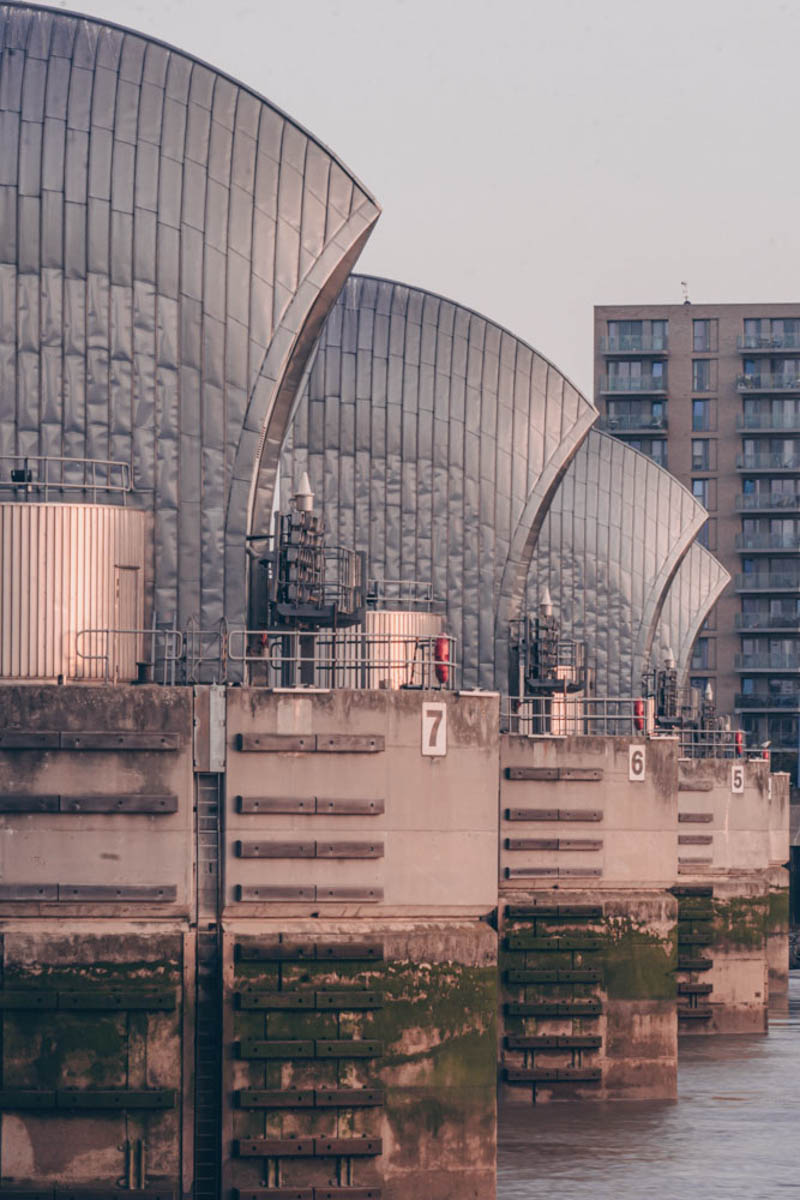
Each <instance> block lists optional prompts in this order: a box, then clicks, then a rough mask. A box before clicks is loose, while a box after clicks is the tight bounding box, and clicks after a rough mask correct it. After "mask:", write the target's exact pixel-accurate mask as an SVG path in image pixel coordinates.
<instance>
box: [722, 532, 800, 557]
mask: <svg viewBox="0 0 800 1200" xmlns="http://www.w3.org/2000/svg"><path fill="white" fill-rule="evenodd" d="M736 549H737V550H779V551H781V552H782V553H786V554H796V553H797V551H798V550H800V533H796V534H791V535H787V534H784V533H737V535H736Z"/></svg>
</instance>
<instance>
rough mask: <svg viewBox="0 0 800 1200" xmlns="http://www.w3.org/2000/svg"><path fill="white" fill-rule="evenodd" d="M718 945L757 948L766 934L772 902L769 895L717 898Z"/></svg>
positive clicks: (715, 908)
mask: <svg viewBox="0 0 800 1200" xmlns="http://www.w3.org/2000/svg"><path fill="white" fill-rule="evenodd" d="M712 903H713V908H714V923H713V931H714V932H713V944H714V946H718V947H720V948H722V947H728V946H738V947H740V948H746V949H751V950H752V949H757V948H758V947H760V946H763V944H764V938H765V937H766V933H767V928H768V920H769V910H770V901H769V897H768V896H767V895H760V896H731V897H729V898H728V899H726V900H723V899H717V898H716V897H715V898H714V900H713V902H712Z"/></svg>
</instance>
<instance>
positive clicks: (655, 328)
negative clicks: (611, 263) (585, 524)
mask: <svg viewBox="0 0 800 1200" xmlns="http://www.w3.org/2000/svg"><path fill="white" fill-rule="evenodd" d="M595 387H596V393H595V394H596V403H597V407H598V408H599V410H600V413H601V417H600V427H601V428H604V429H606V430H608V431H609V432H610V433H613V434H614V435H615V436H616V437H619V438H621V439H623V440H624V441H625V442H627V443H628V444H629V445H632V446H634V447H636V448H637V449H638V450H641V451H642V453H644V454H647V455H649V456H650V457H651V458H653V459H655V461H656V462H658V463H659V464H660V465H661V466H664V467H667V468H668V469H669V470H670V471H671V472H672V473H673V474H674V475H676V476H677V477H678V479H680V480H681V482H682V483H684V484H686V486H687V487H689V488H691V490H692V492H693V494H694V495H695V496H696V497H697V499H698V500H700V501H701V503H702V504H704V505H705V507H706V508H707V509H708V512H709V518H708V521H707V522H706V525H705V527H704V528H703V530H702V532H701V534H700V540H701V541H702V542H703V544H704V545H705V546H707V547H708V549H709V550H711V551H712V552H713V553H714V554H716V555H717V557H718V558H719V559H720V560H721V561H722V562H723V564H724V565H725V566H726V567H727V568H728V570H729V571H730V572H731V575H732V576H733V582H732V584H731V585H730V586H729V588H728V589H727V590H726V592H725V593H724V594H723V596H722V597H721V598H720V600H719V601H718V603H717V605H716V607H715V610H714V612H713V613H712V614H711V616H710V617H709V619H708V620H707V622H706V624H705V625H704V627H703V629H702V631H701V633H700V635H699V637H698V639H697V641H696V643H695V647H694V652H693V656H692V665H691V670H690V678H691V682H692V683H693V684H694V685H696V686H697V687H701V688H705V687H706V685H707V684H708V682H709V681H710V683H711V686H712V689H713V693H714V697H715V700H716V703H717V705H718V707H719V708H720V709H721V710H725V711H730V710H735V712H736V714H737V716H738V717H739V719H740V721H741V723H742V726H743V727H744V728H745V729H746V730H748V732H749V733H750V735H751V737H752V740H753V741H757V742H758V743H761V742H766V741H770V742H771V743H772V753H773V759H774V760H777V761H776V766H780V767H782V768H784V769H788V770H791V771H792V774H793V776H794V777H795V778H796V773H797V769H798V762H797V758H798V738H799V737H800V728H799V725H800V304H702V305H698V304H691V303H688V302H686V303H684V304H665V305H652V304H649V305H641V306H640V305H620V306H612V305H602V306H599V307H597V308H595Z"/></svg>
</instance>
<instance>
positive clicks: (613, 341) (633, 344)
mask: <svg viewBox="0 0 800 1200" xmlns="http://www.w3.org/2000/svg"><path fill="white" fill-rule="evenodd" d="M600 350H601V351H602V353H603V354H655V355H665V354H667V353H668V349H667V339H666V338H665V337H663V336H661V335H660V334H659V335H658V336H657V337H653V336H652V335H651V334H649V333H631V334H627V335H625V336H622V337H608V338H604V337H601V338H600Z"/></svg>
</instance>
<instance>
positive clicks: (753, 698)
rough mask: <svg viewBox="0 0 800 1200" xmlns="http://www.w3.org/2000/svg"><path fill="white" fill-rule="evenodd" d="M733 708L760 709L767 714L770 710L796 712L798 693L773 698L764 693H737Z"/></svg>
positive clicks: (798, 706)
mask: <svg viewBox="0 0 800 1200" xmlns="http://www.w3.org/2000/svg"><path fill="white" fill-rule="evenodd" d="M733 706H734V708H737V709H741V708H747V709H760V710H761V711H762V712H769V711H770V710H771V709H775V710H776V711H777V712H786V710H787V709H789V710H791V711H796V710H797V709H800V692H790V693H788V695H787V694H786V693H784V694H783V695H775V696H771V695H770V694H769V693H766V692H765V693H763V694H762V695H759V694H758V693H755V692H737V693H736V695H735V697H734V700H733Z"/></svg>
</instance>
